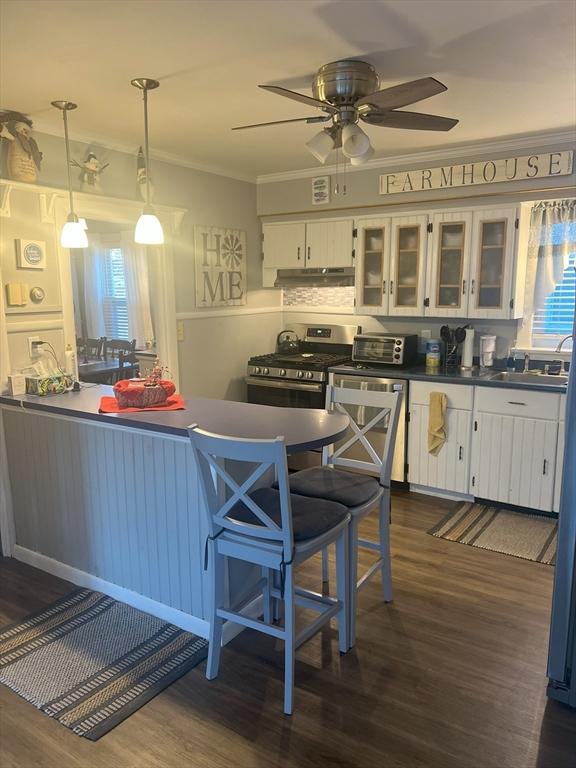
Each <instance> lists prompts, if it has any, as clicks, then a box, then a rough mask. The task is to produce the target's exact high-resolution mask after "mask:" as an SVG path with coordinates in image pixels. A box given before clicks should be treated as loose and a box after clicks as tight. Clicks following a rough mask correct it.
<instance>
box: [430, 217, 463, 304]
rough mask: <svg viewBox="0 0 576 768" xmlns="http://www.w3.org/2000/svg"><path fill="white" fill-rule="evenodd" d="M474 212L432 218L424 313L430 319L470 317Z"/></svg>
mask: <svg viewBox="0 0 576 768" xmlns="http://www.w3.org/2000/svg"><path fill="white" fill-rule="evenodd" d="M471 242H472V212H471V211H451V212H445V213H437V214H434V216H433V217H432V234H431V241H430V253H429V255H428V266H427V276H426V300H425V307H426V309H425V312H426V315H428V316H430V317H468V294H469V290H470V281H469V278H468V273H469V271H470V255H471Z"/></svg>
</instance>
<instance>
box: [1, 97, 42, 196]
mask: <svg viewBox="0 0 576 768" xmlns="http://www.w3.org/2000/svg"><path fill="white" fill-rule="evenodd" d="M0 138H2V139H4V141H3V142H2V144H5V145H7V147H3V154H4V153H5V161H6V162H5V173H6V175H7V176H8V178H9V179H12V180H13V181H24V182H27V183H29V184H35V183H36V181H37V180H38V171H39V170H40V163H41V161H42V152H40V150H39V149H38V144H36V141H35V140H34V139H33V138H32V121H31V120H30V118H29V117H26V115H23V114H22V113H21V112H13V111H11V110H7V111H5V112H0Z"/></svg>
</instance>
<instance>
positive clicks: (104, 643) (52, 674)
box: [0, 589, 208, 741]
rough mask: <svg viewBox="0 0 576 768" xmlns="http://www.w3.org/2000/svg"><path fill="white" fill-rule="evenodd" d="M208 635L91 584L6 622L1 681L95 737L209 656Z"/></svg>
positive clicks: (0, 639) (0, 644) (0, 634)
mask: <svg viewBox="0 0 576 768" xmlns="http://www.w3.org/2000/svg"><path fill="white" fill-rule="evenodd" d="M207 650H208V643H207V641H206V640H204V639H202V638H199V637H196V636H195V635H192V634H190V633H189V632H185V631H184V630H182V629H179V628H178V627H175V626H174V625H173V624H169V623H167V622H165V621H162V620H161V619H157V618H155V617H154V616H150V615H149V614H147V613H142V612H141V611H138V610H136V609H135V608H131V607H130V606H129V605H125V604H124V603H119V602H118V601H116V600H113V599H112V598H111V597H107V596H106V595H102V594H100V593H99V592H92V591H91V590H89V589H77V590H75V591H74V592H71V593H69V594H67V595H65V596H64V597H63V598H61V599H60V600H57V601H56V602H54V603H52V604H51V605H50V606H48V608H46V609H44V610H43V611H39V612H38V613H35V614H32V615H31V616H29V617H28V618H27V619H25V620H24V621H22V622H18V623H16V624H12V625H11V626H9V627H4V628H2V629H0V682H2V683H4V685H6V686H8V687H9V688H11V689H12V690H13V691H15V692H16V693H18V694H19V695H20V696H22V697H23V698H24V699H26V701H29V702H30V703H31V704H34V706H35V707H37V708H38V709H40V710H41V711H42V712H44V713H45V714H47V715H49V716H50V717H53V718H55V719H56V720H58V722H59V723H62V725H65V726H66V727H67V728H70V730H72V731H74V733H76V734H78V736H84V737H86V738H87V739H91V740H92V741H96V739H99V738H100V737H101V736H103V735H104V734H105V733H107V732H108V731H109V730H111V729H112V728H114V726H116V725H118V723H120V722H122V720H124V719H125V718H127V717H128V716H129V715H131V714H132V713H133V712H135V711H136V710H137V709H139V708H140V707H141V706H142V705H143V704H145V703H146V702H147V701H150V699H151V698H152V697H153V696H156V694H157V693H160V691H162V690H164V688H166V687H167V686H168V685H170V683H172V682H174V680H176V679H177V678H179V677H180V676H181V675H183V674H184V673H185V672H188V670H190V669H192V667H194V666H196V664H198V663H199V662H200V661H202V659H204V658H205V657H206V654H207Z"/></svg>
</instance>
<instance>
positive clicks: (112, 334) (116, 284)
mask: <svg viewBox="0 0 576 768" xmlns="http://www.w3.org/2000/svg"><path fill="white" fill-rule="evenodd" d="M105 254H106V255H105V264H104V297H103V311H104V327H105V329H106V336H107V337H108V338H109V339H128V306H127V302H126V279H125V275H124V258H123V256H122V249H121V248H106V251H105Z"/></svg>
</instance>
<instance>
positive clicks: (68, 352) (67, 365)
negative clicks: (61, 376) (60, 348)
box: [64, 344, 76, 379]
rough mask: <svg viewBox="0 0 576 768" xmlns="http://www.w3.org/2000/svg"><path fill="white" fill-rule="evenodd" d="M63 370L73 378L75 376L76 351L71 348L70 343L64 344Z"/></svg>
mask: <svg viewBox="0 0 576 768" xmlns="http://www.w3.org/2000/svg"><path fill="white" fill-rule="evenodd" d="M64 370H65V371H66V373H67V374H68V376H71V377H72V378H73V379H75V378H76V353H75V352H74V350H73V349H72V344H66V349H65V351H64Z"/></svg>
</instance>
